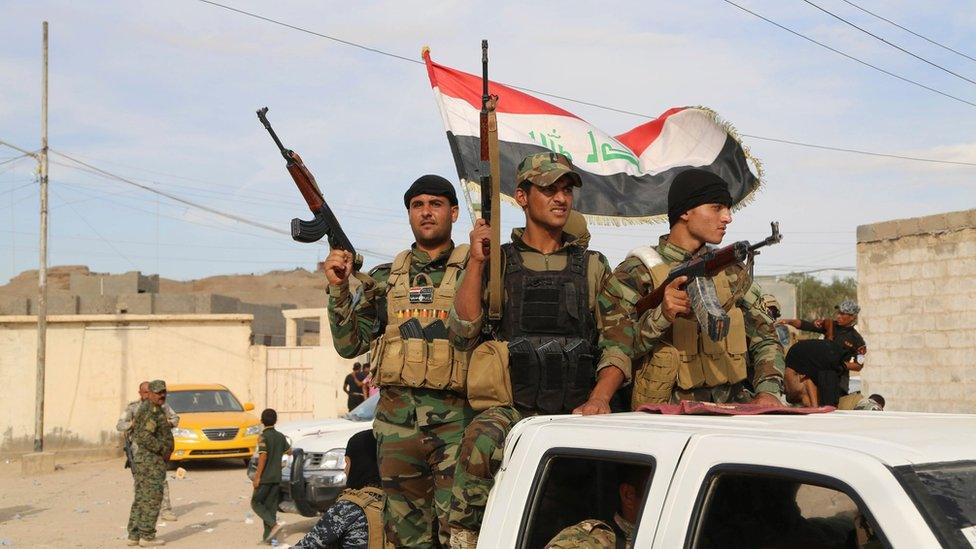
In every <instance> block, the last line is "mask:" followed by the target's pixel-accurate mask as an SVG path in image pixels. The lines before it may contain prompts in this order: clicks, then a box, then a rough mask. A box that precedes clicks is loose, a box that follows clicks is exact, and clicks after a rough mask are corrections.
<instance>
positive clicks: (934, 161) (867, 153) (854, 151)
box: [739, 133, 976, 166]
mask: <svg viewBox="0 0 976 549" xmlns="http://www.w3.org/2000/svg"><path fill="white" fill-rule="evenodd" d="M739 135H741V136H742V137H748V138H750V139H759V140H761V141H772V142H774V143H784V144H787V145H796V146H798V147H809V148H811V149H821V150H825V151H836V152H845V153H852V154H863V155H865V156H878V157H882V158H897V159H899V160H912V161H915V162H929V163H931V164H950V165H954V166H976V162H959V161H955V160H937V159H935V158H922V157H918V156H904V155H900V154H888V153H879V152H871V151H864V150H860V149H847V148H844V147H831V146H829V145H816V144H814V143H803V142H801V141H791V140H789V139H778V138H775V137H762V136H759V135H750V134H747V133H742V134H739Z"/></svg>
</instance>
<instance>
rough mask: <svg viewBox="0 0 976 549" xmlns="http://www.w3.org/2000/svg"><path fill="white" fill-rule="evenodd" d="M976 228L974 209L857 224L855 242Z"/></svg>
mask: <svg viewBox="0 0 976 549" xmlns="http://www.w3.org/2000/svg"><path fill="white" fill-rule="evenodd" d="M965 229H976V209H971V210H961V211H957V212H946V213H940V214H935V215H927V216H923V217H909V218H906V219H892V220H889V221H881V222H879V223H871V224H868V225H858V227H857V243H858V244H860V243H863V242H878V241H881V240H894V239H896V238H901V237H904V236H917V235H927V234H938V233H945V232H949V231H960V230H965Z"/></svg>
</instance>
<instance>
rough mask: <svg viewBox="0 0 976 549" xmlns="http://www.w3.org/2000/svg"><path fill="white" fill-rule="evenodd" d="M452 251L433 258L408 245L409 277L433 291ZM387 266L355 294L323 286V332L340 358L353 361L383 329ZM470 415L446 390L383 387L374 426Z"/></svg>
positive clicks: (461, 400)
mask: <svg viewBox="0 0 976 549" xmlns="http://www.w3.org/2000/svg"><path fill="white" fill-rule="evenodd" d="M453 251H454V243H453V242H452V243H451V246H450V247H449V248H448V249H447V250H445V251H444V252H442V253H441V254H440V255H439V256H437V257H435V258H433V259H431V257H430V256H429V255H428V254H427V252H424V251H422V250H419V249H417V245H416V244H414V245H413V246H412V253H413V255H412V257H411V261H410V278H411V279H412V278H413V277H415V276H417V275H418V274H420V273H424V274H426V275H427V276H429V277H430V280H431V283H432V284H434V285H435V286H439V285H440V283H441V280H443V279H444V271H445V270H446V268H447V260H448V258H450V257H451V252H453ZM391 268H392V265H391V264H390V263H385V264H383V265H379V266H377V267H375V268H374V269H373V270H372V271H370V272H369V277H368V278H365V277H364V278H363V279H362V281H363V284H362V285H361V286H360V287H359V288H358V289H357V290H356V292H355V294H353V293H352V292H351V291H350V288H349V285H348V284H347V285H343V286H332V285H330V286H329V327H330V328H332V341H333V344H334V345H335V349H336V352H337V353H339V355H340V356H342V357H344V358H353V357H357V356H359V355H361V354H363V353H365V352H366V351H368V350H369V347H370V343H372V341H373V339H375V338H377V337H380V336H381V335H382V334H383V331H384V330H385V328H386V326H385V322H384V319H385V318H386V314H385V311H384V310H383V309H385V308H386V292H387V285H386V282H387V280H388V279H389V277H390V269H391ZM473 416H474V412H473V411H472V410H471V407H470V406H468V404H467V399H465V398H464V397H463V396H460V395H458V394H456V393H452V392H450V391H439V390H436V389H411V388H409V387H383V388H382V389H381V390H380V401H379V403H378V404H377V407H376V417H377V419H379V420H380V421H385V422H387V423H392V424H395V425H403V426H410V427H412V426H414V425H418V426H426V425H437V424H440V423H449V422H452V421H469V420H470V418H471V417H473Z"/></svg>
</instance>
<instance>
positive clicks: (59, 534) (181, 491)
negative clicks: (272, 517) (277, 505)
mask: <svg viewBox="0 0 976 549" xmlns="http://www.w3.org/2000/svg"><path fill="white" fill-rule="evenodd" d="M185 468H186V470H187V474H186V477H185V478H184V479H182V480H179V479H176V478H175V477H174V473H173V472H172V471H170V472H169V473H168V478H169V487H170V498H171V501H172V504H173V510H174V512H175V513H176V514H177V515H178V517H179V520H177V521H175V522H172V521H170V522H167V521H163V520H160V521H159V523H158V524H157V534H156V535H157V537H159V538H161V539H164V540H166V542H167V543H166V547H171V546H172V547H189V548H192V547H201V548H202V547H247V546H256V543H257V541H258V540H259V539H260V537H261V530H262V528H261V521H260V519H258V518H257V517H255V516H254V514H253V513H252V512H251V507H250V497H251V484H250V481H249V480H248V479H247V476H246V470H245V469H244V467H243V466H242V465H241V464H240V462H239V461H214V462H203V463H197V464H189V465H187V466H185ZM131 504H132V476H131V474H130V473H129V470H128V469H123V468H122V461H121V460H108V461H100V462H93V463H91V462H90V463H76V464H67V465H64V466H63V467H62V468H60V469H59V470H57V471H55V472H54V473H51V474H47V475H41V476H37V477H26V478H25V477H22V476H21V474H20V462H19V461H17V460H10V461H9V462H6V460H4V461H0V548H3V549H5V548H6V547H32V548H42V547H43V548H47V547H50V548H65V547H125V546H126V545H125V539H126V531H125V526H126V523H127V522H128V518H129V506H130V505H131ZM278 520H279V522H284V523H286V525H285V527H284V529H283V534H281V535H279V537H278V539H279V540H280V541H281V542H282V543H281V545H279V547H288V546H289V545H290V544H292V543H295V542H297V541H298V540H299V539H301V537H302V535H304V533H305V532H307V531H308V530H309V529H310V528H311V527H312V526H313V525H314V524H315V520H316V519H314V518H305V517H303V516H301V515H296V514H290V513H278Z"/></svg>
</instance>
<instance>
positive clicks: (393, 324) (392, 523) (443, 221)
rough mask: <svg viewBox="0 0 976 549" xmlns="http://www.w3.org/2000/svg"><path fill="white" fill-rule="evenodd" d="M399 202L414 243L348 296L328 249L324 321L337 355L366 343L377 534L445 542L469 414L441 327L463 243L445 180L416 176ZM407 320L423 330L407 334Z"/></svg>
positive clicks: (338, 255) (340, 257)
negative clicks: (374, 388)
mask: <svg viewBox="0 0 976 549" xmlns="http://www.w3.org/2000/svg"><path fill="white" fill-rule="evenodd" d="M404 204H405V205H406V207H407V213H408V216H409V219H410V228H411V230H412V231H413V234H414V237H415V239H416V242H415V243H414V244H413V245H412V246H411V249H410V250H407V251H405V252H402V253H400V254H399V255H398V256H397V257H396V259H395V260H394V262H393V263H392V264H386V265H381V266H379V267H376V268H375V269H373V270H372V271H371V272H370V275H369V276H368V277H366V276H362V275H358V277H357V278H359V279H360V281H361V282H362V286H361V287H360V288H359V289H358V290H357V291H356V295H355V296H353V295H352V293H351V291H350V288H349V281H348V278H349V275H350V273H351V272H352V258H351V257H350V256H349V254H348V253H347V252H343V251H341V250H335V251H333V252H332V253H330V254H329V257H328V258H327V259H326V261H325V263H324V269H325V273H326V276H327V277H328V279H329V324H330V326H331V328H332V337H333V341H334V344H335V348H336V351H337V352H338V353H339V354H340V355H341V356H343V357H346V358H352V357H355V356H358V355H360V354H362V353H364V352H366V351H367V350H371V354H372V362H373V363H374V364H376V365H377V366H376V375H375V377H374V379H375V380H377V381H378V385H379V386H380V400H379V403H378V404H377V407H376V419H375V421H374V422H373V432H374V434H375V435H376V440H377V446H378V455H379V470H380V476H381V478H382V484H383V491H384V492H385V493H386V496H387V499H386V506H385V509H384V522H385V525H386V532H387V539H388V540H389V541H391V542H392V543H394V544H395V545H396V546H397V547H437V546H444V545H447V543H448V539H449V533H448V527H447V515H448V509H449V505H450V498H451V486H452V484H453V479H454V466H455V463H456V461H457V452H458V445H459V443H460V440H461V434H462V433H463V432H464V428H465V426H466V425H467V424H468V422H469V421H470V420H471V417H472V416H473V415H474V412H473V411H472V410H471V408H470V406H468V403H467V399H466V397H465V391H464V381H465V379H464V373H465V372H466V371H467V354H466V353H462V352H455V350H454V349H452V348H451V346H450V344H449V342H448V341H447V330H446V327H445V326H444V322H445V321H446V319H447V313H448V311H449V310H450V305H451V303H453V300H454V288H455V287H456V283H457V279H458V276H459V274H460V272H461V270H462V269H463V267H464V262H465V261H466V260H467V246H466V245H462V246H457V247H455V246H454V242H453V241H452V240H451V228H452V226H453V223H454V222H455V221H457V216H458V200H457V195H456V193H455V192H454V188H453V186H452V185H451V184H450V183H449V182H448V181H447V180H446V179H444V178H442V177H438V176H434V175H426V176H423V177H421V178H420V179H418V180H417V181H416V182H414V184H413V185H412V186H411V187H410V189H408V190H407V192H406V194H405V195H404ZM411 327H413V328H416V329H421V328H424V329H426V331H425V332H424V334H423V336H420V337H417V336H418V334H417V333H416V332H414V333H411V332H410V331H409V330H407V328H411Z"/></svg>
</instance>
